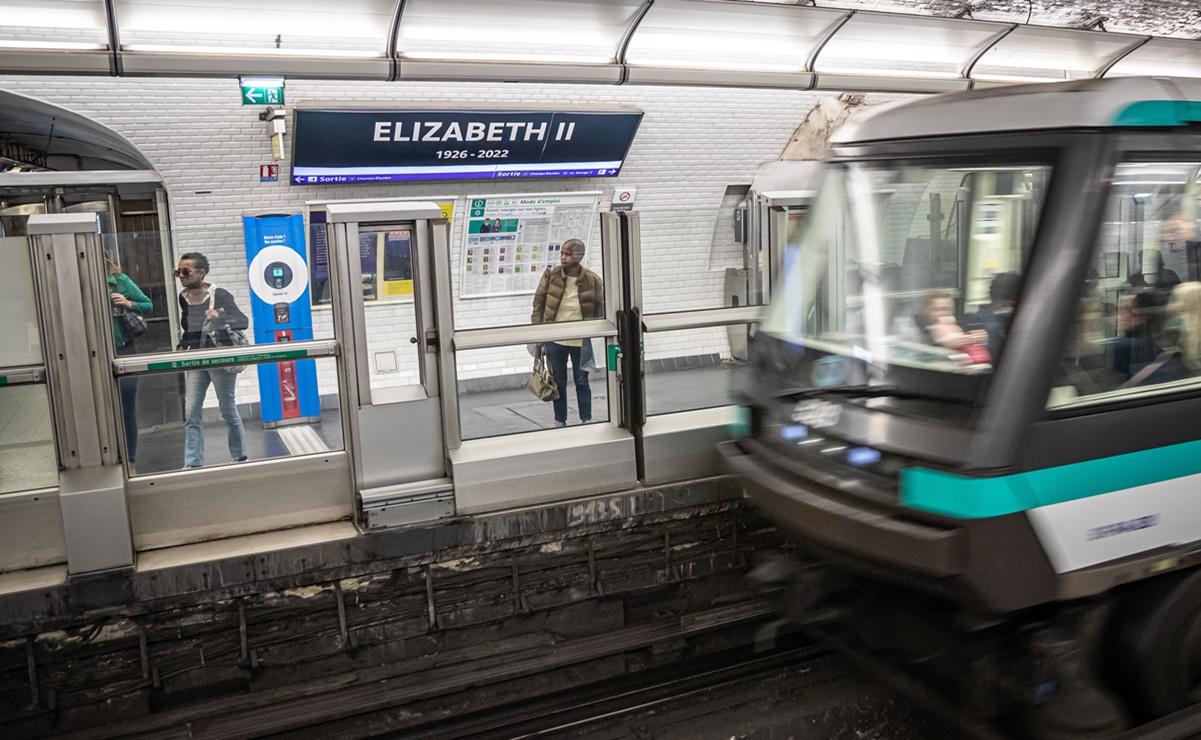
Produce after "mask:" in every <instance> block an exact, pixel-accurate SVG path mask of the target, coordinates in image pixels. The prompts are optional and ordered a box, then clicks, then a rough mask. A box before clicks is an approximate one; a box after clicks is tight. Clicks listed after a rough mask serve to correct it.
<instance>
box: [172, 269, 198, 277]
mask: <svg viewBox="0 0 1201 740" xmlns="http://www.w3.org/2000/svg"><path fill="white" fill-rule="evenodd" d="M193 272H195V270H193V269H192V268H190V267H177V268H175V277H187V276H188V275H191V274H192V273H193Z"/></svg>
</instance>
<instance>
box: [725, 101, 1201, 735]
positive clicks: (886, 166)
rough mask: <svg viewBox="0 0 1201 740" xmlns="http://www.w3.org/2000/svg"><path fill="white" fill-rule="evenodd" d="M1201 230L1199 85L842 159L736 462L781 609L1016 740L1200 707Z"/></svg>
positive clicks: (995, 115)
mask: <svg viewBox="0 0 1201 740" xmlns="http://www.w3.org/2000/svg"><path fill="white" fill-rule="evenodd" d="M1198 218H1201V80H1182V79H1165V78H1117V79H1106V80H1087V81H1076V82H1066V83H1055V84H1038V85H1022V86H1013V87H1004V88H994V89H986V90H980V91H972V92H967V93H956V94H951V95H945V96H937V97H931V98H926V99H921V100H915V101H905V102H902V103H899V104H891V105H889V106H883V107H881V108H880V109H878V110H877V111H876V112H874V113H873V114H871V115H869V116H866V117H864V118H862V119H860V120H858V121H856V122H854V123H852V124H849V125H848V126H847V127H845V128H844V129H843V130H842V131H840V132H839V133H838V134H837V135H836V136H835V138H834V140H833V146H832V149H831V151H830V154H829V155H828V157H827V161H826V167H825V172H824V175H823V181H822V184H821V187H820V189H819V191H818V195H817V198H816V200H815V202H814V204H813V207H812V210H811V212H810V215H809V219H808V223H807V224H806V226H805V228H804V230H803V233H802V235H801V236H800V238H799V239H798V241H797V243H795V244H789V245H787V246H786V248H785V251H784V253H783V255H782V265H781V269H780V280H779V283H778V285H777V287H776V289H775V291H774V293H773V296H774V297H773V304H772V306H771V307H770V309H769V311H768V314H767V316H766V317H765V320H764V322H763V324H762V325H761V327H760V329H759V331H758V332H757V333H756V335H755V336H754V338H753V340H752V341H751V344H750V348H749V355H750V356H749V372H748V382H747V383H746V389H745V394H746V404H747V406H748V407H749V415H750V434H749V436H747V437H745V438H743V439H741V440H738V441H735V442H728V443H725V444H724V445H723V454H724V455H725V457H726V458H727V461H728V462H729V463H730V465H731V466H732V468H733V469H734V470H736V471H738V472H739V473H740V474H741V475H742V476H743V477H744V478H745V481H746V484H747V488H748V492H749V494H750V495H751V496H752V497H753V499H754V500H755V501H756V502H757V504H758V506H759V507H760V508H761V509H762V510H763V511H764V512H765V513H766V514H767V515H769V516H770V517H772V518H773V519H774V520H775V521H777V522H778V523H779V524H780V525H781V526H782V528H784V529H785V530H786V531H787V532H788V533H789V534H790V536H791V538H792V540H793V542H795V543H796V546H797V547H796V553H795V556H794V559H793V565H791V566H789V567H780V566H779V564H777V565H776V566H774V567H773V569H769V570H768V571H767V572H766V574H765V575H763V579H765V580H767V581H768V582H770V584H771V585H772V586H773V587H774V588H775V590H776V592H777V593H778V594H779V595H780V597H781V603H782V604H783V605H784V607H785V608H786V609H787V610H788V611H789V612H790V613H791V614H792V615H793V616H795V617H796V618H797V619H799V620H804V621H806V622H807V623H810V624H821V625H823V629H825V630H827V632H828V634H831V635H837V636H838V637H839V639H841V640H843V641H844V642H845V644H847V645H851V646H854V647H856V648H859V649H862V650H864V651H869V652H870V653H871V654H874V655H878V656H884V657H887V658H888V659H889V660H890V661H892V662H894V663H895V662H900V663H903V664H906V665H908V666H909V667H910V668H911V669H912V672H913V673H914V674H916V675H917V676H919V677H921V678H922V679H923V680H925V681H926V682H928V683H929V684H932V685H934V686H936V687H939V691H940V693H941V695H942V696H944V697H945V698H946V700H947V701H948V703H951V704H957V705H959V706H962V707H967V708H968V709H967V710H965V711H968V712H970V713H972V714H973V716H975V717H977V718H980V719H981V720H986V721H989V722H995V723H998V724H1000V725H1002V726H1005V727H1009V728H1016V731H1017V732H1018V733H1019V734H1021V735H1022V736H1028V737H1043V738H1051V737H1054V738H1062V737H1108V736H1112V735H1114V734H1117V733H1119V732H1121V731H1122V730H1123V729H1125V728H1127V727H1130V726H1133V725H1137V724H1140V723H1144V722H1146V721H1149V720H1152V719H1154V718H1157V717H1161V716H1164V715H1167V714H1169V713H1172V712H1174V711H1177V710H1180V709H1182V708H1184V707H1188V706H1190V705H1192V704H1194V703H1196V702H1198V701H1201V569H1199V568H1198V567H1197V566H1198V564H1199V563H1201V236H1198V234H1197V223H1198ZM869 585H870V586H871V587H870V588H869V587H865V586H869Z"/></svg>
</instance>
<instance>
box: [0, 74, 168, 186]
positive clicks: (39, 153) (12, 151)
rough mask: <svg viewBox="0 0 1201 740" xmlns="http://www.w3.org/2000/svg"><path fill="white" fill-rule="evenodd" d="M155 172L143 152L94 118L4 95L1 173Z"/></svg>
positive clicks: (0, 115) (0, 111) (0, 114)
mask: <svg viewBox="0 0 1201 740" xmlns="http://www.w3.org/2000/svg"><path fill="white" fill-rule="evenodd" d="M153 169H154V166H153V165H151V164H150V162H149V161H147V160H146V158H145V157H143V156H142V153H141V152H139V151H138V149H137V147H135V146H134V145H133V144H131V143H130V142H129V141H128V140H126V139H125V138H124V137H122V136H120V135H119V134H117V133H115V132H113V131H112V130H111V129H108V128H106V127H104V126H102V125H100V124H99V123H96V122H95V121H93V120H91V119H90V118H85V117H84V116H81V115H79V114H78V113H72V112H71V111H68V110H65V109H63V108H59V107H57V106H54V105H50V104H49V103H43V102H42V101H40V100H34V99H33V98H28V97H25V96H24V95H17V94H16V93H10V92H5V91H3V90H0V172H23V173H28V172H45V171H56V172H65V171H83V170H153Z"/></svg>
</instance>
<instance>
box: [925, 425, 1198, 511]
mask: <svg viewBox="0 0 1201 740" xmlns="http://www.w3.org/2000/svg"><path fill="white" fill-rule="evenodd" d="M1198 473H1201V441H1194V442H1185V443H1183V444H1178V445H1170V446H1168V447H1159V448H1157V449H1154V450H1143V451H1142V452H1131V453H1129V454H1126V455H1116V456H1114V457H1106V458H1102V459H1100V460H1088V461H1086V462H1080V463H1074V464H1072V465H1063V466H1060V467H1057V468H1047V469H1045V470H1032V471H1030V472H1028V473H1017V474H1014V475H1005V476H998V477H995V478H969V477H967V476H963V475H955V474H954V473H943V472H940V471H937V470H928V469H926V468H910V469H908V470H904V471H902V472H901V503H902V504H903V505H905V506H909V507H912V508H915V509H922V510H924V511H931V512H934V513H937V514H945V515H947V516H953V517H958V518H960V519H980V518H983V517H989V516H1001V515H1002V514H1012V513H1015V512H1018V511H1026V510H1027V509H1036V508H1038V507H1040V506H1050V505H1051V504H1059V503H1063V502H1064V501H1074V500H1076V499H1081V498H1088V497H1089V496H1099V495H1101V494H1103V493H1112V492H1114V491H1122V490H1125V489H1127V488H1137V487H1138V486H1145V485H1148V484H1151V483H1159V482H1161V481H1165V480H1171V479H1173V478H1183V477H1185V476H1189V475H1196V474H1198Z"/></svg>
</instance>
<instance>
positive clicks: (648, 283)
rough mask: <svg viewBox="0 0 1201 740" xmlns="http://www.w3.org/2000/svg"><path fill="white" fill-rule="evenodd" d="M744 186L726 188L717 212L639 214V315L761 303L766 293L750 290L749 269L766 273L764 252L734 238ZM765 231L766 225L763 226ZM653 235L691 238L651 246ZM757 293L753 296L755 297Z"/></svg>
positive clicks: (674, 210)
mask: <svg viewBox="0 0 1201 740" xmlns="http://www.w3.org/2000/svg"><path fill="white" fill-rule="evenodd" d="M745 198H746V188H736V187H730V188H727V189H726V193H725V195H724V196H723V198H722V201H721V205H720V206H719V207H718V210H717V213H716V214H714V212H713V210H712V208H711V207H696V208H692V207H685V206H681V207H678V208H658V207H654V206H648V207H646V208H643V209H642V210H641V211H640V220H641V231H642V235H643V239H642V255H641V260H642V305H643V309H644V313H647V314H656V313H675V312H677V311H697V310H705V309H713V308H736V307H739V306H746V305H751V304H759V303H762V302H763V296H765V295H766V291H765V290H763V289H762V288H760V290H758V291H753V290H751V287H752V286H751V283H750V281H751V279H752V277H753V276H752V275H751V270H750V269H748V268H749V267H750V266H751V265H752V264H753V263H752V260H757V261H758V269H759V274H760V275H761V276H766V275H770V274H771V265H770V264H769V263H768V256H767V254H766V252H762V251H761V252H759V253H758V254H756V250H755V249H754V245H752V244H749V243H746V242H738V241H736V240H735V231H734V228H733V226H732V224H733V223H734V211H735V210H736V209H737V208H738V205H739V204H740V203H741V202H742V201H743V199H745ZM765 228H766V226H765ZM655 234H673V235H676V237H677V238H679V237H680V236H682V235H690V238H689V239H688V242H687V244H683V243H680V244H677V245H676V246H673V247H671V248H667V249H664V248H661V246H659V245H654V246H652V244H653V242H652V241H651V237H652V236H653V235H655ZM756 294H757V295H756Z"/></svg>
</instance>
